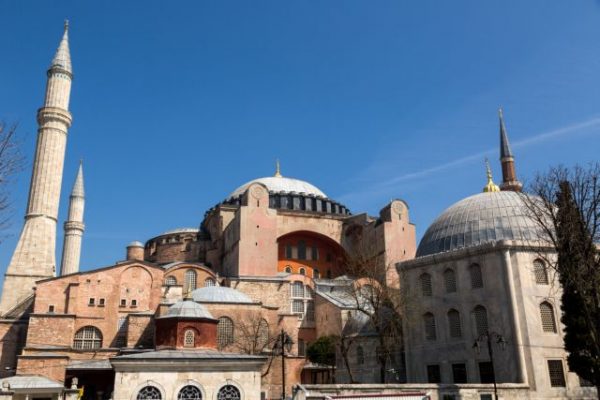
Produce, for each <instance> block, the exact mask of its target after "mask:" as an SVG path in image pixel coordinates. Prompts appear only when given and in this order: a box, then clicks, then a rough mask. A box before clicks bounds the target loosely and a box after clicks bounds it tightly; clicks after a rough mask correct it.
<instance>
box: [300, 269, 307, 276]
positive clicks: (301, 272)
mask: <svg viewBox="0 0 600 400" xmlns="http://www.w3.org/2000/svg"><path fill="white" fill-rule="evenodd" d="M298 272H299V273H300V275H306V270H305V269H304V268H300V271H298Z"/></svg>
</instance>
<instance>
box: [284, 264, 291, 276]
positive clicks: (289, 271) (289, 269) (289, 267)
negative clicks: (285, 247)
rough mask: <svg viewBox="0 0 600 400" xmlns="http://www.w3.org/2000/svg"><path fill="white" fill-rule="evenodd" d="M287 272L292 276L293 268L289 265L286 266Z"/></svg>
mask: <svg viewBox="0 0 600 400" xmlns="http://www.w3.org/2000/svg"><path fill="white" fill-rule="evenodd" d="M285 272H287V273H288V274H291V273H292V267H291V266H289V265H286V266H285Z"/></svg>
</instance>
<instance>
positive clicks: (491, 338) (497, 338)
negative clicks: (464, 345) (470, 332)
mask: <svg viewBox="0 0 600 400" xmlns="http://www.w3.org/2000/svg"><path fill="white" fill-rule="evenodd" d="M483 341H485V342H486V343H487V348H488V355H489V357H490V364H491V366H492V379H493V383H494V399H495V400H498V388H497V387H496V371H495V369H494V350H493V348H492V343H493V342H495V343H497V344H499V345H500V348H501V349H502V351H504V350H505V349H506V339H504V336H502V335H501V334H499V333H496V332H490V331H485V333H482V334H481V335H479V337H478V338H477V339H476V340H475V343H473V348H474V349H475V350H476V351H477V354H480V353H481V345H480V343H481V342H483Z"/></svg>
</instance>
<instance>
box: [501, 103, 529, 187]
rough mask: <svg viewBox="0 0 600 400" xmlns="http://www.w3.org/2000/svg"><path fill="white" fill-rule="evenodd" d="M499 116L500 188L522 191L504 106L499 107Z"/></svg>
mask: <svg viewBox="0 0 600 400" xmlns="http://www.w3.org/2000/svg"><path fill="white" fill-rule="evenodd" d="M498 117H499V118H500V163H501V164H502V183H501V184H500V189H502V190H511V191H513V192H520V191H521V189H522V188H523V184H522V183H521V182H519V180H518V179H517V173H516V171H515V158H514V157H513V154H512V151H511V149H510V143H508V136H507V135H506V127H505V126H504V116H503V115H502V108H499V109H498Z"/></svg>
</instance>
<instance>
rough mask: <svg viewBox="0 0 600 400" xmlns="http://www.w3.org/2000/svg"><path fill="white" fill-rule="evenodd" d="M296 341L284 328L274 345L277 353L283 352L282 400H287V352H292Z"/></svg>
mask: <svg viewBox="0 0 600 400" xmlns="http://www.w3.org/2000/svg"><path fill="white" fill-rule="evenodd" d="M293 344H294V341H293V340H292V337H291V336H290V335H288V334H287V333H286V332H285V331H284V330H283V328H282V329H281V333H280V334H279V335H277V340H276V341H275V344H274V345H273V350H274V351H275V352H277V351H281V399H282V400H285V351H286V350H287V351H288V353H289V352H290V351H292V345H293Z"/></svg>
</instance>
